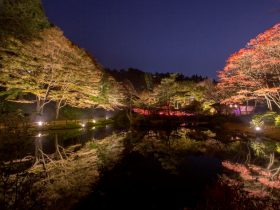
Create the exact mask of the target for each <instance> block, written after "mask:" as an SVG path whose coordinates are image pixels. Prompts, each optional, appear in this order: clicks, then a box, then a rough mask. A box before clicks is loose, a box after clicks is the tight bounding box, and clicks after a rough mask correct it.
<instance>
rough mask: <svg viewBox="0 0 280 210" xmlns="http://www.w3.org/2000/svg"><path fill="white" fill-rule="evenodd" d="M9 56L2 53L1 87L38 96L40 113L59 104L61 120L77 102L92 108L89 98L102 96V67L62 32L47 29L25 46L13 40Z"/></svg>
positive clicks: (56, 29)
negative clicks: (53, 103) (62, 113)
mask: <svg viewBox="0 0 280 210" xmlns="http://www.w3.org/2000/svg"><path fill="white" fill-rule="evenodd" d="M9 52H10V53H7V52H2V53H1V55H2V60H1V64H2V71H3V72H2V74H1V76H0V81H1V84H2V85H3V86H5V87H7V88H8V89H14V88H17V89H21V90H22V91H23V92H26V93H31V94H33V95H35V96H36V103H37V112H38V113H42V112H43V108H44V106H45V105H46V104H48V103H50V102H51V101H56V102H57V116H58V114H59V110H60V108H61V107H63V106H65V105H66V104H67V103H70V104H71V102H73V101H78V102H74V103H75V104H78V105H79V106H91V105H92V101H91V100H90V99H89V96H95V95H97V94H98V85H99V82H100V79H101V75H102V70H101V67H100V66H99V65H98V64H96V62H95V61H94V60H93V59H92V58H91V57H90V56H89V54H87V53H86V52H85V51H84V50H83V49H80V48H78V47H77V46H75V45H74V44H72V43H71V42H70V41H69V40H68V39H67V38H65V36H64V35H63V32H62V31H61V30H59V29H58V28H56V27H52V28H48V29H44V30H43V31H41V32H40V37H39V38H34V39H33V40H30V41H28V42H24V43H23V42H21V41H19V40H17V39H13V40H12V41H11V42H10V43H9ZM11 52H12V53H13V55H12V56H11ZM85 103H86V105H85Z"/></svg>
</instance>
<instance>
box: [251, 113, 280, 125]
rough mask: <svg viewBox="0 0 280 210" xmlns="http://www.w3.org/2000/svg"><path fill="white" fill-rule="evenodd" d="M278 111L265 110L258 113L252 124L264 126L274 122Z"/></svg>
mask: <svg viewBox="0 0 280 210" xmlns="http://www.w3.org/2000/svg"><path fill="white" fill-rule="evenodd" d="M276 116H277V114H276V112H265V113H263V114H256V115H254V116H253V118H252V121H251V125H253V126H263V125H264V124H274V122H275V117H276Z"/></svg>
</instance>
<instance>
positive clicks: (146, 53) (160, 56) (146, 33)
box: [43, 0, 280, 78]
mask: <svg viewBox="0 0 280 210" xmlns="http://www.w3.org/2000/svg"><path fill="white" fill-rule="evenodd" d="M43 4H44V8H45V11H46V13H47V16H48V17H49V20H50V21H51V22H53V23H54V24H56V25H57V26H59V27H60V28H61V29H62V30H63V31H64V33H65V35H66V36H67V37H68V38H70V39H71V40H72V41H73V42H74V43H76V44H78V45H79V46H81V47H83V48H85V49H87V50H88V51H89V52H91V53H92V54H93V55H94V56H95V58H96V59H97V60H98V62H99V63H101V64H102V65H103V66H104V67H108V68H116V69H120V68H129V67H133V68H138V69H141V70H144V71H149V72H180V73H183V74H185V75H192V74H199V75H207V76H210V77H212V78H214V77H215V76H216V72H217V71H218V70H220V69H221V68H223V66H224V63H225V60H226V59H227V57H228V56H229V55H230V54H231V53H233V52H235V51H237V50H238V49H240V48H241V47H244V46H245V44H246V43H247V42H248V41H249V40H250V39H251V38H253V37H255V36H256V35H257V34H259V33H260V32H263V31H264V30H266V29H268V28H270V27H272V26H273V25H274V24H276V23H277V22H280V21H279V20H280V1H279V0H79V1H78V0H43Z"/></svg>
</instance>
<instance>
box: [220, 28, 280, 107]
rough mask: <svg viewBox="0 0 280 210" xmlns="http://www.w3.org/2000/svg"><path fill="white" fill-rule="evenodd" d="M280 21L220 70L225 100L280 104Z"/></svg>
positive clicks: (234, 55)
mask: <svg viewBox="0 0 280 210" xmlns="http://www.w3.org/2000/svg"><path fill="white" fill-rule="evenodd" d="M279 67H280V24H277V25H275V26H273V27H272V28H270V29H269V30H267V31H265V32H264V33H261V34H259V35H258V36H257V37H256V38H254V39H252V40H250V41H249V43H248V44H247V45H246V47H245V48H243V49H240V50H239V51H238V52H236V53H234V54H232V55H231V56H230V57H229V58H228V60H227V62H226V65H225V67H224V69H223V70H221V71H220V72H219V73H218V77H219V81H220V83H219V84H218V90H219V91H220V94H221V95H222V98H223V100H222V102H223V103H243V102H245V101H248V100H259V101H260V100H261V101H266V102H267V105H268V108H269V109H272V106H273V105H272V104H274V105H276V106H277V107H278V108H280V68H279Z"/></svg>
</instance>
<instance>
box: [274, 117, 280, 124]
mask: <svg viewBox="0 0 280 210" xmlns="http://www.w3.org/2000/svg"><path fill="white" fill-rule="evenodd" d="M274 123H275V126H277V127H280V115H277V116H276V117H275V122H274Z"/></svg>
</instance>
